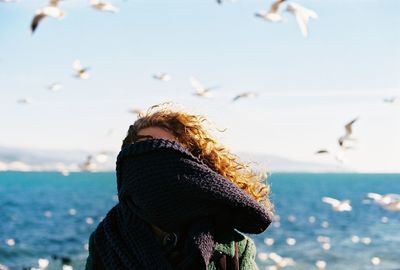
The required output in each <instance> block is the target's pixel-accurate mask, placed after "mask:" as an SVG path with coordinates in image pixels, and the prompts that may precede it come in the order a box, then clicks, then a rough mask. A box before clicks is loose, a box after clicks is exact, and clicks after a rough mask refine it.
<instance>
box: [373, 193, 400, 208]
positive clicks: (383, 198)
mask: <svg viewBox="0 0 400 270" xmlns="http://www.w3.org/2000/svg"><path fill="white" fill-rule="evenodd" d="M367 198H369V199H372V200H374V201H375V202H376V203H377V204H379V205H380V206H382V208H384V209H386V210H389V211H400V195H399V194H385V195H381V194H378V193H372V192H370V193H368V194H367Z"/></svg>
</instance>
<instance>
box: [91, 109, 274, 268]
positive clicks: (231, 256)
mask: <svg viewBox="0 0 400 270" xmlns="http://www.w3.org/2000/svg"><path fill="white" fill-rule="evenodd" d="M204 121H205V118H203V117H201V116H197V115H192V114H187V113H184V112H181V111H174V110H172V109H170V108H168V107H165V106H154V107H152V108H151V109H150V110H149V111H148V112H147V113H146V114H145V115H139V119H138V120H136V121H135V123H134V124H133V125H131V126H130V128H129V130H128V134H127V136H126V138H125V139H124V140H123V144H122V150H121V152H120V153H119V155H118V158H117V168H116V171H117V189H118V197H119V203H118V204H117V205H116V206H115V207H114V208H112V209H111V210H110V211H109V213H108V214H107V216H106V218H105V219H104V220H103V221H102V222H101V223H100V224H99V226H98V227H97V229H96V230H95V232H94V233H92V235H91V236H90V240H89V257H88V259H87V264H86V269H87V270H91V269H94V270H99V269H107V270H108V269H123V270H128V269H171V270H172V269H216V270H217V269H257V265H256V263H255V245H254V243H253V241H252V240H251V239H250V238H248V237H246V236H244V235H242V234H240V233H239V232H238V231H241V232H244V233H253V234H254V233H261V232H263V231H264V230H266V229H267V227H268V226H269V224H270V223H271V219H272V211H271V204H270V202H269V199H268V194H269V187H268V186H267V185H265V184H264V183H262V182H261V181H262V180H263V179H262V177H261V175H257V174H255V173H254V172H252V171H251V170H250V169H249V167H248V166H247V165H246V164H244V163H241V162H239V161H238V159H237V158H236V157H235V156H234V155H233V154H231V153H230V152H229V151H228V150H227V149H226V148H224V147H222V146H221V145H219V144H218V143H217V142H216V141H215V139H213V138H212V137H211V136H210V134H209V133H208V132H207V131H206V129H205V128H204V126H203V123H204Z"/></svg>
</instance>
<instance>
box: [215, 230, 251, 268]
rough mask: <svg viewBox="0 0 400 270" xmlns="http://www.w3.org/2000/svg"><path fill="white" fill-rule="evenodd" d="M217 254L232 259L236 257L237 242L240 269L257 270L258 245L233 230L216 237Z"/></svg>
mask: <svg viewBox="0 0 400 270" xmlns="http://www.w3.org/2000/svg"><path fill="white" fill-rule="evenodd" d="M215 238H216V239H215V240H216V246H215V253H217V255H218V254H225V255H227V256H229V257H231V258H233V257H234V256H235V242H236V243H237V247H238V255H239V263H240V269H248V270H256V269H258V267H257V264H256V262H255V257H256V245H255V244H254V241H253V240H252V239H251V238H250V237H248V236H246V235H244V234H241V233H240V232H238V231H236V230H233V231H230V232H225V233H222V234H218V235H217V236H216V237H215Z"/></svg>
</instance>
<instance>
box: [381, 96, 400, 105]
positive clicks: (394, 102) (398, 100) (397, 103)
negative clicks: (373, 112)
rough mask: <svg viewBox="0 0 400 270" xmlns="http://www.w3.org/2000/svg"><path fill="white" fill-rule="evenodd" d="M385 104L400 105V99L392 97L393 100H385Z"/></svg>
mask: <svg viewBox="0 0 400 270" xmlns="http://www.w3.org/2000/svg"><path fill="white" fill-rule="evenodd" d="M383 102H386V103H390V104H394V105H400V98H399V97H391V98H385V99H384V100H383Z"/></svg>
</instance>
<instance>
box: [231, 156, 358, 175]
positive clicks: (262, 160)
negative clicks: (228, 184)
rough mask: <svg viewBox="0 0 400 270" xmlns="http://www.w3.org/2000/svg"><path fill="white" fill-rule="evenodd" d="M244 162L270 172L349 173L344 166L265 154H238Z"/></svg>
mask: <svg viewBox="0 0 400 270" xmlns="http://www.w3.org/2000/svg"><path fill="white" fill-rule="evenodd" d="M238 156H239V157H240V158H242V159H243V160H244V161H248V162H250V161H251V162H257V163H259V164H260V165H261V166H264V167H265V168H266V169H267V170H268V171H270V172H348V171H350V170H349V169H347V168H345V167H344V166H343V165H329V164H321V163H313V162H303V161H298V160H292V159H287V158H284V157H279V156H274V155H263V154H251V153H238Z"/></svg>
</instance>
